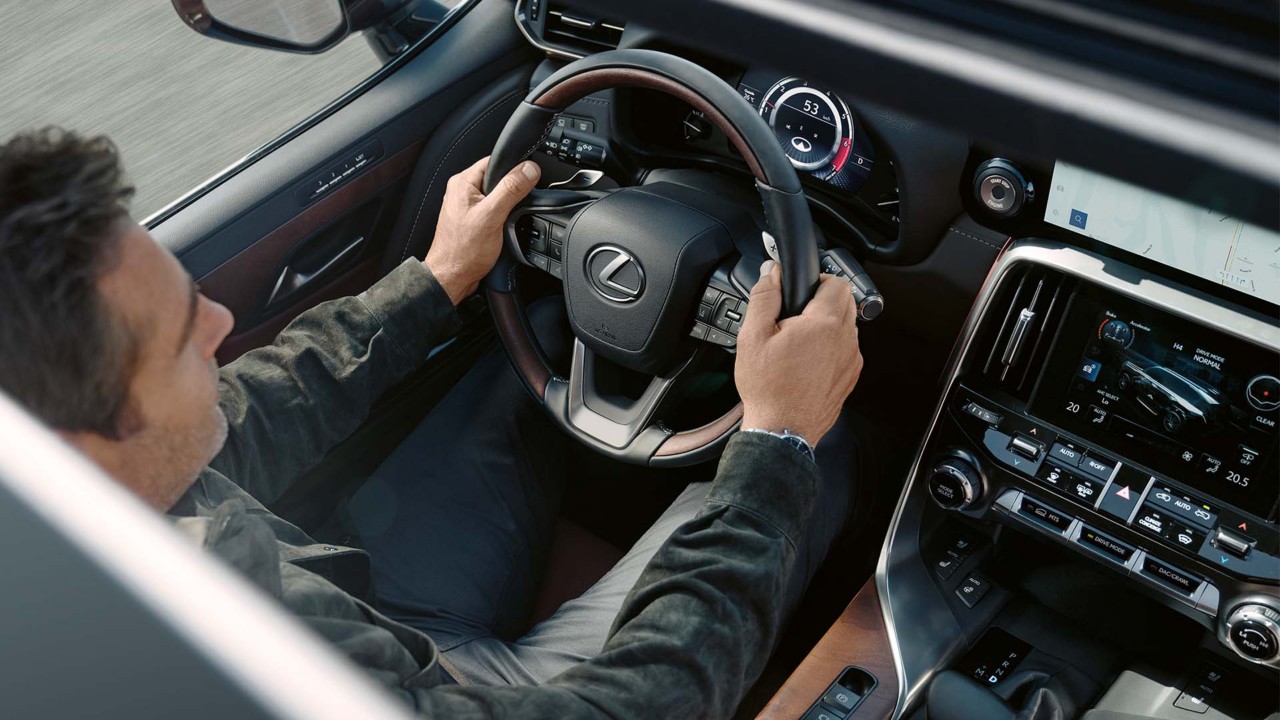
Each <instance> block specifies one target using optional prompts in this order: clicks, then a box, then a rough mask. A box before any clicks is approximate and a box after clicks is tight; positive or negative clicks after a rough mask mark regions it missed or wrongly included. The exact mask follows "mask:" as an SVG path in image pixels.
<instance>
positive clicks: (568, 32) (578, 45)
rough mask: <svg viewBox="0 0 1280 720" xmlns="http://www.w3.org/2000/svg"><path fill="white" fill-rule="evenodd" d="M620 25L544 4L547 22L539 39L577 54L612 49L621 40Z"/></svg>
mask: <svg viewBox="0 0 1280 720" xmlns="http://www.w3.org/2000/svg"><path fill="white" fill-rule="evenodd" d="M622 29H623V23H622V22H618V21H616V20H611V19H608V18H601V17H593V16H592V15H590V14H587V13H583V12H580V11H578V10H574V9H570V8H568V7H565V6H564V5H563V4H561V3H554V2H553V3H549V4H548V5H547V22H546V25H544V26H543V30H542V37H543V39H544V40H546V41H547V42H549V43H553V44H555V45H558V46H561V47H564V48H566V49H569V50H572V51H574V52H576V53H579V54H581V55H590V54H592V53H597V52H601V51H604V50H613V49H615V48H617V47H618V43H619V42H620V41H621V40H622Z"/></svg>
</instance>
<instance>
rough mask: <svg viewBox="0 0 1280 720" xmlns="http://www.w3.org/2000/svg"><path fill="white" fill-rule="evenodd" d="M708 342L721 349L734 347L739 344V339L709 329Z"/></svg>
mask: <svg viewBox="0 0 1280 720" xmlns="http://www.w3.org/2000/svg"><path fill="white" fill-rule="evenodd" d="M707 342H709V343H712V344H715V345H719V346H721V347H733V346H734V345H736V344H737V343H738V338H736V337H734V336H732V335H730V334H729V333H727V332H722V331H720V330H716V329H715V328H708V329H707Z"/></svg>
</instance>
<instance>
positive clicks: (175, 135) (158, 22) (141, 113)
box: [0, 0, 381, 219]
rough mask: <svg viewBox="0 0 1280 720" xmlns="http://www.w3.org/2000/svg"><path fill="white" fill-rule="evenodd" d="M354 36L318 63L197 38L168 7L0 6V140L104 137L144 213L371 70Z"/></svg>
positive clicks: (50, 1)
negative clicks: (30, 135) (39, 131)
mask: <svg viewBox="0 0 1280 720" xmlns="http://www.w3.org/2000/svg"><path fill="white" fill-rule="evenodd" d="M380 64H381V62H380V60H379V59H378V57H377V56H376V55H375V54H374V52H373V50H372V49H371V48H370V47H369V45H368V43H367V42H365V39H364V37H363V36H360V35H355V36H352V37H349V38H347V39H346V40H344V41H343V42H342V44H341V45H339V46H337V47H336V48H334V49H332V50H330V51H328V52H326V53H323V54H320V55H294V54H289V53H282V52H273V51H270V50H260V49H256V48H251V47H244V46H239V45H232V44H229V43H225V42H219V41H216V40H213V39H211V38H206V37H202V36H200V35H198V34H196V33H195V32H193V31H191V30H190V29H189V28H187V27H186V26H185V25H183V24H182V21H181V20H179V18H178V16H177V14H176V13H174V11H173V6H172V5H171V4H170V3H169V2H168V0H113V1H112V2H84V0H38V1H35V0H33V1H30V2H27V1H22V2H17V1H10V2H2V3H0V97H3V98H4V104H3V106H2V109H0V136H3V138H5V139H7V138H8V137H10V136H11V135H13V134H14V133H15V132H18V131H19V130H24V129H28V128H36V127H42V126H45V125H60V126H62V127H66V128H70V129H73V130H76V131H79V132H82V133H85V134H93V135H97V134H105V135H109V136H110V137H111V138H112V139H113V140H115V142H116V144H117V145H119V146H120V150H121V153H122V154H123V156H124V161H125V166H126V168H127V170H128V171H129V176H130V179H131V181H132V182H133V184H134V185H136V186H137V188H138V193H137V195H136V196H135V198H134V201H133V215H134V217H136V218H138V219H142V218H145V217H146V216H148V215H150V214H152V213H154V212H155V211H157V210H159V209H160V208H162V207H164V206H165V205H167V204H168V203H170V202H172V201H173V200H176V199H177V198H179V197H181V196H182V195H183V194H185V193H186V192H187V191H188V190H191V189H192V188H194V187H195V186H197V185H199V184H200V183H202V182H204V181H205V180H207V179H209V178H210V177H212V176H214V175H216V174H217V173H219V172H220V171H222V170H223V169H224V168H226V167H227V166H228V165H231V164H232V163H234V162H235V161H236V160H239V159H240V158H242V157H244V156H245V155H247V154H248V153H250V152H252V151H253V150H255V149H256V148H258V147H259V146H261V145H263V144H264V143H266V142H268V141H270V140H272V139H273V138H275V137H277V136H279V135H280V134H281V133H283V132H284V131H286V130H288V129H289V128H290V127H292V126H293V125H295V124H297V123H298V122H299V121H301V120H303V119H304V118H306V117H307V116H308V115H310V114H312V113H313V112H315V111H317V110H319V109H320V108H322V107H324V106H325V105H327V104H328V103H330V102H332V101H333V100H334V99H336V98H337V97H338V96H340V95H341V94H342V93H344V92H346V91H347V90H349V89H350V88H352V87H354V86H355V85H357V84H359V83H360V81H362V80H364V79H365V78H367V77H368V76H369V75H371V74H372V73H373V72H374V71H376V70H377V69H378V68H379V67H380Z"/></svg>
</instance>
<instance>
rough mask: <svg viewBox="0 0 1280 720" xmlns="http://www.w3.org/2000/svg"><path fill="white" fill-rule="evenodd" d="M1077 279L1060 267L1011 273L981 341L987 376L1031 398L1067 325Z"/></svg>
mask: <svg viewBox="0 0 1280 720" xmlns="http://www.w3.org/2000/svg"><path fill="white" fill-rule="evenodd" d="M1070 285H1071V283H1070V281H1069V280H1068V279H1067V277H1066V276H1065V275H1063V274H1062V273H1059V272H1057V271H1055V270H1049V269H1047V268H1042V267H1035V266H1025V265H1024V266H1021V268H1020V269H1016V270H1013V271H1012V272H1010V273H1009V274H1007V275H1006V276H1005V277H1004V279H1003V281H1002V282H1001V286H1000V289H999V291H998V292H997V294H996V299H995V301H993V302H992V304H991V305H990V306H988V309H987V312H986V315H985V317H984V318H983V323H982V325H983V327H982V330H981V333H980V336H979V338H978V340H979V344H977V345H975V357H978V358H983V356H982V355H980V354H979V353H983V352H985V353H986V355H985V358H983V359H984V362H983V365H982V377H983V378H984V379H985V380H987V381H988V382H989V383H992V384H994V385H995V386H997V387H999V388H1001V389H1002V390H1004V391H1005V392H1008V393H1009V394H1011V395H1013V396H1015V397H1017V398H1019V399H1021V400H1023V401H1025V400H1027V399H1028V397H1029V395H1030V393H1031V385H1032V384H1034V382H1035V379H1036V378H1037V377H1039V375H1040V373H1039V369H1040V368H1041V367H1043V366H1044V362H1045V359H1046V357H1047V356H1048V354H1049V347H1050V346H1051V345H1052V344H1053V336H1054V334H1055V333H1056V332H1057V330H1058V326H1059V325H1060V324H1061V323H1062V314H1063V311H1064V310H1065V309H1066V305H1067V300H1068V299H1069V298H1070V296H1071V287H1070Z"/></svg>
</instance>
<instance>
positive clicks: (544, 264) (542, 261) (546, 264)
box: [529, 252, 551, 272]
mask: <svg viewBox="0 0 1280 720" xmlns="http://www.w3.org/2000/svg"><path fill="white" fill-rule="evenodd" d="M529 262H531V263H533V266H534V267H536V268H538V269H539V270H542V271H544V272H549V271H550V265H551V259H550V258H548V257H547V256H546V255H539V254H538V253H532V252H531V253H529Z"/></svg>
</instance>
